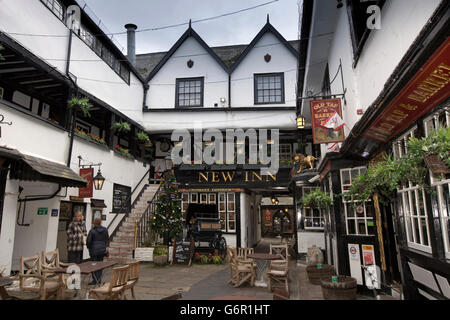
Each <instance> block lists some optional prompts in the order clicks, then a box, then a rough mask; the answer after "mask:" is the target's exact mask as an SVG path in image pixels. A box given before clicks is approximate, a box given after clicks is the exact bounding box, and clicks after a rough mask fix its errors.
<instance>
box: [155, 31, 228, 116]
mask: <svg viewBox="0 0 450 320" xmlns="http://www.w3.org/2000/svg"><path fill="white" fill-rule="evenodd" d="M190 55H192V56H191V57H189V56H190ZM188 60H193V61H194V66H193V67H192V68H188V66H187V61H188ZM193 77H204V101H203V107H205V108H213V107H214V104H215V103H217V104H218V105H219V107H220V106H221V103H220V98H226V99H227V101H228V74H227V73H226V72H225V70H223V69H222V67H221V66H220V65H219V64H218V63H217V61H216V60H215V59H214V58H213V57H212V56H211V55H209V53H208V52H207V51H206V50H205V49H204V48H203V47H202V46H201V45H200V44H199V43H198V42H197V40H195V39H194V38H193V37H189V38H188V39H186V41H185V42H184V43H183V44H182V45H181V46H180V47H179V48H178V50H176V51H175V53H174V54H173V56H172V57H171V58H170V59H169V60H168V61H167V62H166V64H165V65H164V66H163V67H162V68H161V69H160V70H159V72H158V73H157V74H156V75H155V77H154V78H153V79H152V80H151V81H150V82H149V86H150V88H149V91H148V96H147V97H148V99H147V106H148V107H149V108H151V109H158V108H175V84H176V79H177V78H193ZM226 106H228V102H227V103H226Z"/></svg>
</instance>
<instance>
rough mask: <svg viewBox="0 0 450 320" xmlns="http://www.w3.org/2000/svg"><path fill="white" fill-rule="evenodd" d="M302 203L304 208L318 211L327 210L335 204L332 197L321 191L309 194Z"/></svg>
mask: <svg viewBox="0 0 450 320" xmlns="http://www.w3.org/2000/svg"><path fill="white" fill-rule="evenodd" d="M300 201H301V203H302V204H303V206H304V207H308V208H317V209H326V208H328V207H329V206H331V204H332V203H333V200H332V199H331V197H330V196H329V195H328V194H326V193H324V192H322V191H320V190H316V191H313V192H310V193H308V194H307V195H306V196H304V197H303V198H302V199H301V200H300Z"/></svg>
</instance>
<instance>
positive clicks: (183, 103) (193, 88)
mask: <svg viewBox="0 0 450 320" xmlns="http://www.w3.org/2000/svg"><path fill="white" fill-rule="evenodd" d="M203 89H204V78H203V77H199V78H185V79H177V81H176V92H175V96H176V98H175V107H176V108H190V107H203Z"/></svg>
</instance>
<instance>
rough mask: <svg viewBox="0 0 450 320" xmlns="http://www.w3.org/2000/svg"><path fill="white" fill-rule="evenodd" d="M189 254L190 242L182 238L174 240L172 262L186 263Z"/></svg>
mask: <svg viewBox="0 0 450 320" xmlns="http://www.w3.org/2000/svg"><path fill="white" fill-rule="evenodd" d="M190 256H191V243H190V242H185V241H183V240H182V239H177V240H176V241H175V259H174V263H178V264H188V263H189V258H190Z"/></svg>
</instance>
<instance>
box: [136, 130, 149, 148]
mask: <svg viewBox="0 0 450 320" xmlns="http://www.w3.org/2000/svg"><path fill="white" fill-rule="evenodd" d="M137 139H138V141H139V144H141V145H143V146H145V147H151V146H152V142H151V141H150V138H149V137H148V134H146V133H145V132H138V134H137Z"/></svg>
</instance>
